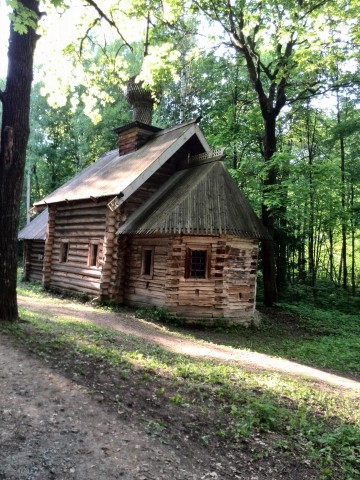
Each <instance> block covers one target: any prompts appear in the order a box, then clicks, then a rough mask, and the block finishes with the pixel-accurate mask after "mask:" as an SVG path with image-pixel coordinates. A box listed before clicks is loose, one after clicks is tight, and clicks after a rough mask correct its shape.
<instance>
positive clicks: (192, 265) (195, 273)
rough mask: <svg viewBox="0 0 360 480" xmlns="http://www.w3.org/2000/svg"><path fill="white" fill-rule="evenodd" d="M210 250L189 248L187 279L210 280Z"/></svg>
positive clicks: (186, 268) (195, 247) (187, 252)
mask: <svg viewBox="0 0 360 480" xmlns="http://www.w3.org/2000/svg"><path fill="white" fill-rule="evenodd" d="M208 270H209V248H208V247H200V246H199V247H197V246H194V247H189V248H187V251H186V265H185V278H208V276H209V275H208Z"/></svg>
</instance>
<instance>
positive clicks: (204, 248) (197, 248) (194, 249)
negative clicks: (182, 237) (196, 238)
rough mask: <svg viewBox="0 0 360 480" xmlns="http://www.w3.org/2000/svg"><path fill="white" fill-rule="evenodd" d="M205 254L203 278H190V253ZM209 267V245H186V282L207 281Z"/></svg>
mask: <svg viewBox="0 0 360 480" xmlns="http://www.w3.org/2000/svg"><path fill="white" fill-rule="evenodd" d="M198 251H201V252H205V253H206V256H205V268H204V276H203V277H196V276H191V260H192V252H198ZM210 265H211V246H210V245H196V244H191V245H186V254H185V279H187V280H207V279H209V278H210Z"/></svg>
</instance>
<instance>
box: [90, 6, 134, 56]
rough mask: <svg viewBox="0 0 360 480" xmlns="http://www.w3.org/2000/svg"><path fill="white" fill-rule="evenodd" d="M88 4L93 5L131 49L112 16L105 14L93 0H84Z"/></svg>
mask: <svg viewBox="0 0 360 480" xmlns="http://www.w3.org/2000/svg"><path fill="white" fill-rule="evenodd" d="M84 1H85V2H86V3H87V4H88V5H90V6H91V7H93V8H94V9H95V10H96V11H97V13H98V14H99V16H100V18H103V19H104V20H106V21H107V23H108V24H109V25H110V26H111V27H113V28H115V30H116V32H117V33H118V35H119V37H120V38H121V40H122V41H123V42H124V44H125V45H126V46H127V47H128V48H129V49H130V50H131V51H133V48H132V46H131V45H130V44H129V43H128V42H127V41H126V40H125V38H124V36H123V34H122V33H121V32H120V30H119V28H118V26H117V25H116V23H115V21H114V19H113V18H110V17H109V16H108V15H106V13H105V12H104V11H103V10H101V8H100V7H99V6H98V4H97V3H96V2H95V1H94V0H84Z"/></svg>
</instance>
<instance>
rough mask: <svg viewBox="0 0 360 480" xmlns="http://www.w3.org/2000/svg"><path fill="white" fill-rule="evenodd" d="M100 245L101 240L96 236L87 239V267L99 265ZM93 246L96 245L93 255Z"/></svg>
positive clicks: (97, 266)
mask: <svg viewBox="0 0 360 480" xmlns="http://www.w3.org/2000/svg"><path fill="white" fill-rule="evenodd" d="M100 245H101V240H99V239H97V238H96V239H93V240H90V241H89V248H88V258H87V266H88V267H89V268H99V267H100ZM95 247H96V255H94V250H95Z"/></svg>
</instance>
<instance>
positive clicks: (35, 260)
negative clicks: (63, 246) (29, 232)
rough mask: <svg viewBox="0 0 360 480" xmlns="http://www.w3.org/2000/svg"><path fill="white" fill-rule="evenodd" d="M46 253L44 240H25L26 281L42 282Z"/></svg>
mask: <svg viewBox="0 0 360 480" xmlns="http://www.w3.org/2000/svg"><path fill="white" fill-rule="evenodd" d="M44 251H45V241H44V240H24V256H23V271H24V278H25V280H29V281H31V282H34V281H36V282H41V281H42V276H43V265H44Z"/></svg>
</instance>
